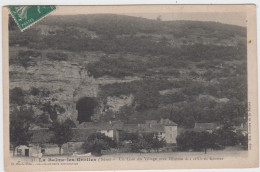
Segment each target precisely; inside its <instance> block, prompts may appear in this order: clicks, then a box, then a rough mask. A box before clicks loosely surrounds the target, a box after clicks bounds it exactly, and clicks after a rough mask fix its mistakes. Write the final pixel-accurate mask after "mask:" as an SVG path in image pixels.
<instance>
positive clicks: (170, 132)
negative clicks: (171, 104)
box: [165, 126, 177, 143]
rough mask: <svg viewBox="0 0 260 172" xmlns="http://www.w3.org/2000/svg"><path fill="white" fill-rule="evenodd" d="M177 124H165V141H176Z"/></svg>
mask: <svg viewBox="0 0 260 172" xmlns="http://www.w3.org/2000/svg"><path fill="white" fill-rule="evenodd" d="M176 138H177V126H165V140H166V143H176Z"/></svg>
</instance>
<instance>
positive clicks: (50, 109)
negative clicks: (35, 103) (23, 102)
mask: <svg viewBox="0 0 260 172" xmlns="http://www.w3.org/2000/svg"><path fill="white" fill-rule="evenodd" d="M41 110H42V111H43V112H45V113H48V114H49V115H50V118H51V120H53V121H55V120H57V117H58V114H62V113H64V112H65V109H64V108H63V107H61V106H60V105H57V104H54V105H52V103H51V102H50V101H48V102H45V103H44V104H43V105H42V107H41Z"/></svg>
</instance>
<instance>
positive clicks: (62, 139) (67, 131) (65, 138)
mask: <svg viewBox="0 0 260 172" xmlns="http://www.w3.org/2000/svg"><path fill="white" fill-rule="evenodd" d="M71 124H72V122H70V119H67V120H66V121H64V122H62V123H60V122H58V121H54V122H53V123H52V125H51V126H50V127H49V130H50V131H52V132H53V136H52V137H51V139H50V142H51V143H54V144H57V145H58V147H59V153H60V154H61V147H62V145H63V144H64V143H67V142H69V141H70V140H71V138H72V137H73V133H72V130H71V128H72V127H73V126H72V125H71Z"/></svg>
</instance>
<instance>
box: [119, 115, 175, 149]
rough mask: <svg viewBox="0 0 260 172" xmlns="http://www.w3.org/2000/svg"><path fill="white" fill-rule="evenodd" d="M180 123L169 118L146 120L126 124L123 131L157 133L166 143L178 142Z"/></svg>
mask: <svg viewBox="0 0 260 172" xmlns="http://www.w3.org/2000/svg"><path fill="white" fill-rule="evenodd" d="M177 129H178V125H177V124H176V123H174V122H172V121H171V120H169V119H161V120H160V121H159V122H158V121H157V120H146V121H144V123H139V124H124V127H123V131H125V132H129V133H139V134H142V133H155V134H156V135H157V136H158V138H159V139H165V141H166V143H169V144H173V143H176V138H177V134H178V132H177Z"/></svg>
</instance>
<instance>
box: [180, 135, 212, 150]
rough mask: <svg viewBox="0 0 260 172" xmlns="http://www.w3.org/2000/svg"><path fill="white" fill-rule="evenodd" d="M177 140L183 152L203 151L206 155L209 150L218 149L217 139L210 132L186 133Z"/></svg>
mask: <svg viewBox="0 0 260 172" xmlns="http://www.w3.org/2000/svg"><path fill="white" fill-rule="evenodd" d="M176 140H177V145H178V146H179V148H180V150H182V151H187V150H189V149H192V150H194V151H201V150H202V149H203V150H204V151H205V154H206V153H207V149H208V148H215V147H216V146H215V145H216V137H215V136H214V135H213V134H211V133H208V132H195V131H186V132H184V133H182V134H181V135H179V136H178V137H177V139H176Z"/></svg>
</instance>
